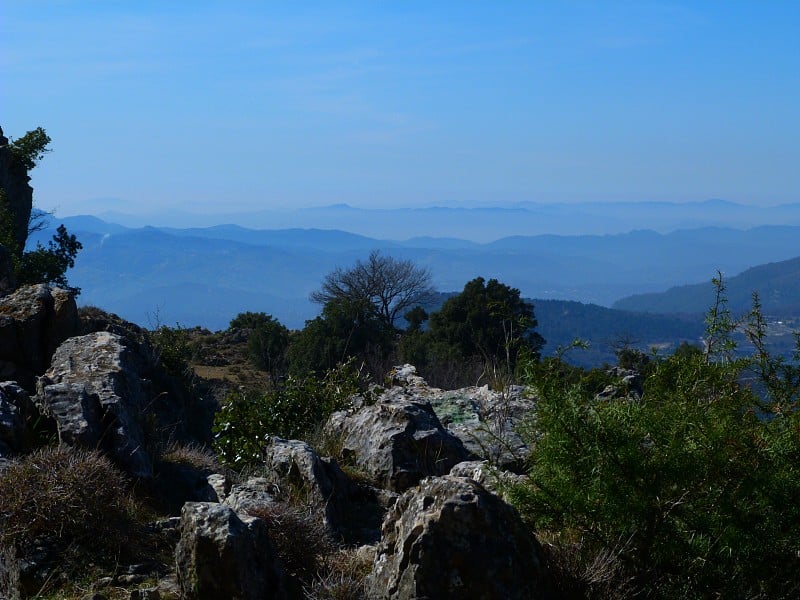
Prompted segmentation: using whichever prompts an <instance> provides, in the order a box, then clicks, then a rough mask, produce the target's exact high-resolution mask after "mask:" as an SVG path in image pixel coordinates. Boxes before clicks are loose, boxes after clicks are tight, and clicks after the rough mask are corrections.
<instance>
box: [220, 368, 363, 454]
mask: <svg viewBox="0 0 800 600" xmlns="http://www.w3.org/2000/svg"><path fill="white" fill-rule="evenodd" d="M364 383H365V382H364V380H363V378H362V376H361V373H360V372H359V371H357V370H356V369H355V368H354V367H353V365H352V363H345V364H342V365H339V366H337V367H336V368H334V369H331V370H329V371H328V372H327V373H325V375H324V376H323V377H322V378H320V379H316V378H314V377H311V376H308V377H293V376H289V377H288V378H287V379H286V381H285V382H284V383H283V385H281V386H280V387H279V388H277V389H273V390H270V391H268V392H266V393H264V394H263V395H259V394H254V393H252V392H251V393H247V392H244V391H239V392H234V393H232V394H231V395H229V396H228V398H227V399H226V400H225V401H224V402H223V404H222V407H221V409H220V411H219V412H218V413H217V415H216V418H215V421H214V449H215V450H216V452H217V453H218V454H219V457H220V460H221V461H222V462H224V463H226V464H228V465H230V466H232V467H236V468H241V467H243V466H245V465H249V464H258V463H259V462H260V461H261V460H262V459H263V450H264V447H265V445H266V443H267V442H268V439H269V436H270V435H274V436H278V437H283V438H289V439H305V438H307V437H308V436H309V435H310V434H311V433H312V432H314V431H315V430H316V428H317V427H319V426H320V425H321V424H322V423H323V422H324V421H325V419H327V418H328V416H329V415H330V414H331V413H333V412H335V411H337V410H343V409H344V408H347V407H348V406H349V405H350V399H351V397H352V396H353V394H356V393H358V392H359V391H361V390H362V389H363V387H364Z"/></svg>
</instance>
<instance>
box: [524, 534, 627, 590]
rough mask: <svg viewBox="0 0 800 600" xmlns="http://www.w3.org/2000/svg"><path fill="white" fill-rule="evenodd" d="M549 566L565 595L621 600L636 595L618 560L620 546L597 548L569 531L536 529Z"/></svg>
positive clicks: (557, 586) (557, 587) (621, 563)
mask: <svg viewBox="0 0 800 600" xmlns="http://www.w3.org/2000/svg"><path fill="white" fill-rule="evenodd" d="M537 536H538V538H539V541H540V542H541V544H542V548H543V549H544V552H545V556H546V559H547V565H548V569H549V571H550V574H551V576H552V577H553V581H554V583H555V586H556V589H557V590H558V592H559V594H560V595H561V596H562V597H564V598H587V599H591V600H624V599H627V598H636V597H637V596H638V594H637V586H636V585H635V582H634V579H633V577H632V576H631V575H630V574H628V573H627V572H626V570H625V565H624V564H623V562H622V561H621V559H620V555H621V554H622V549H621V547H620V548H617V549H612V550H608V549H604V548H601V549H598V548H596V547H595V545H593V544H590V543H588V542H587V540H586V539H584V538H581V537H577V536H575V535H570V534H569V532H555V533H553V532H539V533H538V534H537Z"/></svg>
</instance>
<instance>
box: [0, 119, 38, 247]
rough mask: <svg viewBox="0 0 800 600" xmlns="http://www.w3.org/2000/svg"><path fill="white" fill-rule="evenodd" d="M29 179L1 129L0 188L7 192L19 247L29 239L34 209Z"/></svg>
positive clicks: (9, 210)
mask: <svg viewBox="0 0 800 600" xmlns="http://www.w3.org/2000/svg"><path fill="white" fill-rule="evenodd" d="M29 181H30V177H28V172H27V170H26V169H25V167H24V165H21V164H20V163H19V161H17V160H15V159H14V156H13V155H12V153H11V147H10V146H9V145H8V138H7V137H5V136H4V135H3V130H2V129H0V189H2V190H3V192H4V194H5V199H6V208H7V209H8V212H9V214H10V215H11V225H12V232H13V234H14V238H15V240H16V242H17V245H18V246H19V247H22V246H24V245H25V241H26V240H27V239H28V221H29V219H30V216H31V210H32V209H33V188H32V187H31V186H30V184H29V183H28V182H29Z"/></svg>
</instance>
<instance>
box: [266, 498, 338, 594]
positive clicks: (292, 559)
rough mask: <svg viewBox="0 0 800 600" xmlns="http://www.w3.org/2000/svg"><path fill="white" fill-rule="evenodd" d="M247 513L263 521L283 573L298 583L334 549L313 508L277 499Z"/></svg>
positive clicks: (311, 574)
mask: <svg viewBox="0 0 800 600" xmlns="http://www.w3.org/2000/svg"><path fill="white" fill-rule="evenodd" d="M250 515H251V516H254V517H258V518H260V519H263V520H264V521H265V522H266V524H267V527H268V528H269V537H270V540H271V541H272V543H273V545H274V546H275V551H276V552H277V554H278V556H279V557H280V559H281V562H282V563H283V566H284V568H285V569H286V572H287V574H289V575H290V576H291V577H292V578H294V579H295V580H296V581H298V582H299V583H300V585H306V584H307V582H310V581H311V580H313V579H314V578H315V577H316V576H317V574H318V573H319V572H320V571H321V570H322V569H323V566H324V564H325V559H326V557H327V556H328V555H330V554H331V553H332V552H334V551H335V549H336V545H335V543H334V542H333V539H332V538H331V536H330V534H329V533H328V530H327V528H326V527H325V525H324V523H323V521H322V515H321V514H320V512H319V511H318V510H315V509H314V507H311V506H306V507H304V506H302V505H297V504H293V503H289V502H279V503H276V504H274V505H271V506H265V507H263V508H259V509H256V510H251V511H250Z"/></svg>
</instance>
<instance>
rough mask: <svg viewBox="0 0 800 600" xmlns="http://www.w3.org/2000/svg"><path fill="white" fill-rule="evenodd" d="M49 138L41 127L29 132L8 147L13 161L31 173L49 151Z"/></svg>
mask: <svg viewBox="0 0 800 600" xmlns="http://www.w3.org/2000/svg"><path fill="white" fill-rule="evenodd" d="M50 141H51V140H50V136H49V135H47V132H45V130H44V129H43V128H41V127H37V128H36V129H34V130H33V131H29V132H28V133H26V134H25V135H23V136H22V137H21V138H18V139H16V140H13V141H11V142H10V143H9V144H8V145H9V147H10V148H11V153H12V155H13V156H14V160H15V161H16V162H17V164H18V165H20V166H21V167H22V168H23V169H25V170H26V171H31V170H32V169H33V168H34V167H35V166H36V165H37V164H38V163H39V161H40V160H42V158H44V155H45V154H46V153H47V152H50V149H49V148H48V147H47V146H48V145H49V144H50Z"/></svg>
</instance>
